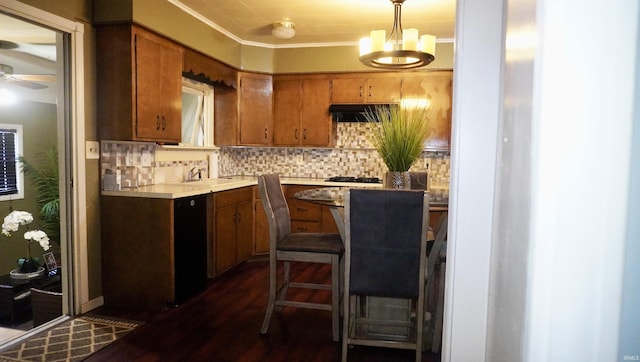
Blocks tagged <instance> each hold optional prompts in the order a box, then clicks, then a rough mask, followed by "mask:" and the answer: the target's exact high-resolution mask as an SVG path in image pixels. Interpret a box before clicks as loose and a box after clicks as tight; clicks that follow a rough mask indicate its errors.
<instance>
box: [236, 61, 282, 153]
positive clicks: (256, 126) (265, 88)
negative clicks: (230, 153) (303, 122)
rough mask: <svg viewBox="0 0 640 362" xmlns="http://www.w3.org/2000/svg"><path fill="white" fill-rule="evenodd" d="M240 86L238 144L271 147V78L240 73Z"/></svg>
mask: <svg viewBox="0 0 640 362" xmlns="http://www.w3.org/2000/svg"><path fill="white" fill-rule="evenodd" d="M238 85H239V92H238V93H239V94H238V98H239V101H238V103H239V106H238V144H239V145H245V146H250V145H255V146H268V145H271V142H272V137H273V134H272V133H273V116H272V109H273V96H272V94H273V93H272V92H273V85H272V78H271V76H270V75H264V74H256V73H246V72H240V73H239V74H238Z"/></svg>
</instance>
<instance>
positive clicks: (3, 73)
mask: <svg viewBox="0 0 640 362" xmlns="http://www.w3.org/2000/svg"><path fill="white" fill-rule="evenodd" d="M0 79H2V80H4V81H5V82H7V83H12V84H15V85H19V86H22V87H26V88H29V89H45V88H48V87H47V86H46V85H42V84H40V83H36V82H54V81H55V80H56V77H55V76H54V75H50V74H14V73H13V67H12V66H10V65H6V64H0Z"/></svg>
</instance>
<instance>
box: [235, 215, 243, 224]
mask: <svg viewBox="0 0 640 362" xmlns="http://www.w3.org/2000/svg"><path fill="white" fill-rule="evenodd" d="M236 216H237V218H236V225H237V224H240V221H241V220H242V214H241V213H236Z"/></svg>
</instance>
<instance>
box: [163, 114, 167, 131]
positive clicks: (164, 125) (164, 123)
mask: <svg viewBox="0 0 640 362" xmlns="http://www.w3.org/2000/svg"><path fill="white" fill-rule="evenodd" d="M166 128H167V120H166V119H164V116H162V130H163V131H164V130H165V129H166Z"/></svg>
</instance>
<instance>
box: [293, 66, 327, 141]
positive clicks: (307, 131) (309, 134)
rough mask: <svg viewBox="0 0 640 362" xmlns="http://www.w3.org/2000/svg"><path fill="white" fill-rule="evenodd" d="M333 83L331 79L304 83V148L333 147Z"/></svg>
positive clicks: (302, 116)
mask: <svg viewBox="0 0 640 362" xmlns="http://www.w3.org/2000/svg"><path fill="white" fill-rule="evenodd" d="M330 104H331V82H330V80H329V79H306V80H304V81H303V82H302V115H301V119H300V129H302V135H301V140H300V143H301V145H303V146H330V145H332V143H333V142H332V141H333V140H332V127H333V124H332V120H331V115H330V114H329V105H330Z"/></svg>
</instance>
